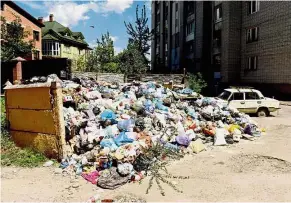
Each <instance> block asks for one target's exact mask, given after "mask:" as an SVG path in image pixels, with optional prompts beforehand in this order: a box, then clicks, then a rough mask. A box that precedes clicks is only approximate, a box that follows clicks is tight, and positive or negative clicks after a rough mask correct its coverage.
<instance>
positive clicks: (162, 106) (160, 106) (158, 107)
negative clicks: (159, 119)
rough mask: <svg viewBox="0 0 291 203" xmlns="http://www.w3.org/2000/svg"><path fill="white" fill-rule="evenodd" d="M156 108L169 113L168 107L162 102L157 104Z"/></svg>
mask: <svg viewBox="0 0 291 203" xmlns="http://www.w3.org/2000/svg"><path fill="white" fill-rule="evenodd" d="M156 108H157V109H159V110H161V111H168V107H166V106H165V105H163V104H162V102H157V103H156Z"/></svg>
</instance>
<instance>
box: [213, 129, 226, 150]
mask: <svg viewBox="0 0 291 203" xmlns="http://www.w3.org/2000/svg"><path fill="white" fill-rule="evenodd" d="M214 145H215V146H222V145H226V141H225V129H224V128H217V129H216V133H215V135H214Z"/></svg>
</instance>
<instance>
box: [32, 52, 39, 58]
mask: <svg viewBox="0 0 291 203" xmlns="http://www.w3.org/2000/svg"><path fill="white" fill-rule="evenodd" d="M33 59H34V60H39V51H38V50H34V51H33Z"/></svg>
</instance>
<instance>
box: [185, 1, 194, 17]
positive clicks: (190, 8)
mask: <svg viewBox="0 0 291 203" xmlns="http://www.w3.org/2000/svg"><path fill="white" fill-rule="evenodd" d="M186 3H187V15H191V14H193V13H194V2H193V1H186Z"/></svg>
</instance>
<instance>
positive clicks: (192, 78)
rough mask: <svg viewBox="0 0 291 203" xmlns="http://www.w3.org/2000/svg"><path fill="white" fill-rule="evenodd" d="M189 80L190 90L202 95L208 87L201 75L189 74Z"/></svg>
mask: <svg viewBox="0 0 291 203" xmlns="http://www.w3.org/2000/svg"><path fill="white" fill-rule="evenodd" d="M187 80H188V86H189V88H190V89H192V90H193V91H195V92H197V93H201V90H202V89H203V88H205V87H207V84H206V82H205V80H204V79H203V77H202V74H201V73H197V74H196V75H195V74H189V75H188V76H187Z"/></svg>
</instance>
